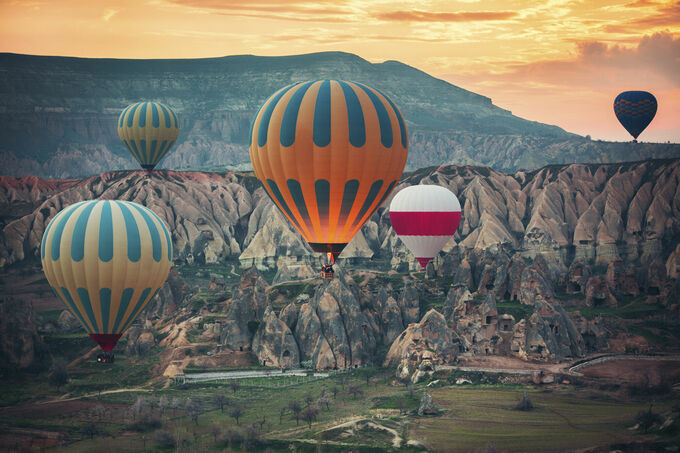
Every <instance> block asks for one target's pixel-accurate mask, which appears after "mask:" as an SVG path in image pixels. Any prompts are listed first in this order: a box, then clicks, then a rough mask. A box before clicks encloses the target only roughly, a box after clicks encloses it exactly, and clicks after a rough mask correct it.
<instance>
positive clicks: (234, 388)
mask: <svg viewBox="0 0 680 453" xmlns="http://www.w3.org/2000/svg"><path fill="white" fill-rule="evenodd" d="M229 388H230V389H231V391H232V392H234V394H236V392H238V390H239V389H240V388H241V384H239V383H238V381H235V380H231V381H229Z"/></svg>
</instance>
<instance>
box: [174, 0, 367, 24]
mask: <svg viewBox="0 0 680 453" xmlns="http://www.w3.org/2000/svg"><path fill="white" fill-rule="evenodd" d="M169 1H170V2H171V3H172V4H174V5H178V6H183V7H188V8H194V9H202V10H210V11H212V12H213V13H218V14H224V15H229V16H245V17H257V18H264V19H280V20H292V21H329V20H332V21H335V22H346V21H348V20H349V18H350V17H351V16H352V15H353V14H354V13H356V9H355V8H353V7H352V5H351V1H349V0H319V1H311V0H293V1H286V2H282V1H280V0H252V1H249V0H169Z"/></svg>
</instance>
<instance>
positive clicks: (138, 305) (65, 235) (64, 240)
mask: <svg viewBox="0 0 680 453" xmlns="http://www.w3.org/2000/svg"><path fill="white" fill-rule="evenodd" d="M40 256H41V259H42V265H43V270H44V272H45V276H46V277H47V281H48V282H49V283H50V285H51V286H52V288H53V289H54V291H55V293H56V294H57V296H59V298H60V299H61V301H62V302H63V303H64V305H66V308H67V309H68V310H69V311H70V312H71V313H73V315H74V316H75V317H76V318H77V319H78V320H79V321H80V322H81V324H82V325H83V327H85V330H86V331H87V332H88V333H89V334H90V337H91V338H92V339H93V340H94V341H96V342H97V343H99V345H100V346H101V347H102V349H103V350H104V351H111V350H113V348H114V346H115V345H116V342H118V339H119V338H120V336H121V335H122V333H123V332H124V331H125V329H127V328H128V327H129V326H130V324H131V323H132V322H133V321H134V319H135V318H136V317H137V315H138V314H139V313H140V312H141V311H142V309H143V308H144V307H145V306H146V304H147V303H148V302H149V301H150V300H151V298H152V297H153V296H154V295H155V294H156V292H157V291H158V289H159V288H160V287H161V286H162V285H163V283H164V282H165V280H166V278H167V277H168V273H169V271H170V267H171V265H172V242H171V240H170V234H169V233H168V229H167V228H166V226H165V224H164V223H163V221H162V220H161V219H160V218H158V216H157V215H156V214H154V212H153V211H151V210H149V209H147V208H145V207H144V206H141V205H139V204H136V203H131V202H127V201H114V200H91V201H82V202H80V203H76V204H73V205H70V206H68V207H66V208H65V209H63V210H62V211H60V212H59V213H58V214H57V215H56V216H55V217H54V218H53V219H52V221H51V222H50V223H49V225H47V229H46V230H45V234H44V235H43V239H42V244H41V246H40Z"/></svg>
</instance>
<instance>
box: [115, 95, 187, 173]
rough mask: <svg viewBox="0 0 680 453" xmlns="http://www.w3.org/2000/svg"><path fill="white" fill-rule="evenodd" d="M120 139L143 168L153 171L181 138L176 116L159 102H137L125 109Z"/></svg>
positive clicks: (120, 119) (119, 133) (119, 122)
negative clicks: (178, 138)
mask: <svg viewBox="0 0 680 453" xmlns="http://www.w3.org/2000/svg"><path fill="white" fill-rule="evenodd" d="M118 136H119V137H120V139H121V140H122V141H123V144H124V145H125V147H126V148H127V149H128V151H130V154H132V156H133V157H134V158H135V159H136V160H137V162H139V164H140V165H141V166H142V168H144V169H147V170H151V169H153V168H154V167H155V166H156V165H157V164H158V162H160V160H161V159H162V158H163V157H164V156H165V155H166V154H167V152H168V151H169V150H170V148H172V145H173V144H174V143H175V141H176V140H177V137H178V136H179V121H178V119H177V114H176V113H175V112H174V111H173V110H172V109H171V108H170V107H168V106H166V105H163V104H161V103H160V102H137V103H136V104H132V105H128V106H127V107H125V108H124V109H123V111H122V112H121V114H120V117H119V118H118Z"/></svg>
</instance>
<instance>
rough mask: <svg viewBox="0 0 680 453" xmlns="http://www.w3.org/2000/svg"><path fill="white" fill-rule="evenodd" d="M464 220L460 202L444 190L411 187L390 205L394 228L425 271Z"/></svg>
mask: <svg viewBox="0 0 680 453" xmlns="http://www.w3.org/2000/svg"><path fill="white" fill-rule="evenodd" d="M460 216H461V212H460V202H459V201H458V198H457V197H456V196H455V195H454V194H453V192H451V191H450V190H448V189H446V188H444V187H441V186H431V185H430V186H428V185H418V186H410V187H407V188H405V189H402V190H400V191H399V192H398V193H397V194H396V195H395V196H394V198H393V199H392V203H390V221H391V222H392V228H394V231H395V232H396V233H397V235H398V236H399V239H401V240H402V242H403V243H404V245H406V247H407V248H408V249H409V250H410V251H411V253H413V254H414V255H415V257H416V259H417V260H418V262H419V263H420V266H421V267H422V268H425V266H427V263H429V262H430V261H432V259H433V258H434V257H435V256H436V255H437V253H439V251H440V250H441V249H442V248H443V247H444V246H445V245H446V243H447V242H448V241H449V239H451V237H452V236H453V235H454V233H455V232H456V229H458V225H459V224H460Z"/></svg>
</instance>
